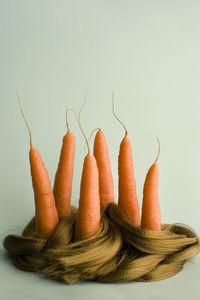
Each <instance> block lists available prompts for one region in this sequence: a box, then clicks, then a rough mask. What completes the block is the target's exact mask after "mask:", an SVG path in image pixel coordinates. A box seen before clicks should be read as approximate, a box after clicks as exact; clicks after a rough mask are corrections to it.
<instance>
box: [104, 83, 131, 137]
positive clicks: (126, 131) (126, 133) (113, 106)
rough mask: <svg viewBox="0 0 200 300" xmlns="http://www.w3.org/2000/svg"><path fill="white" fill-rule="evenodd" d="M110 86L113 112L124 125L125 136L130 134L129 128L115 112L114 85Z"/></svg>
mask: <svg viewBox="0 0 200 300" xmlns="http://www.w3.org/2000/svg"><path fill="white" fill-rule="evenodd" d="M109 86H110V89H111V91H112V113H113V115H114V117H115V118H116V119H117V121H118V122H119V123H120V124H121V125H122V126H123V127H124V130H125V136H126V135H128V130H127V128H126V126H125V125H124V123H123V122H122V121H121V120H120V119H119V117H118V116H117V115H116V113H115V105H114V104H115V103H114V91H113V88H112V86H111V85H109Z"/></svg>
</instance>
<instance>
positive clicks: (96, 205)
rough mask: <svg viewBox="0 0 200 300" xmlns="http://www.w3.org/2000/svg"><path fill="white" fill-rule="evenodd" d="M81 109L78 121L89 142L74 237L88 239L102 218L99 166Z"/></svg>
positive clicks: (94, 232) (96, 229)
mask: <svg viewBox="0 0 200 300" xmlns="http://www.w3.org/2000/svg"><path fill="white" fill-rule="evenodd" d="M83 105H84V104H83ZM82 108H83V106H82V107H81V110H82ZM81 110H80V112H79V115H78V123H79V127H80V130H81V132H82V133H83V135H84V138H85V140H86V143H87V147H88V154H87V155H86V157H85V159H84V164H83V170H82V177H81V186H80V198H79V208H78V215H77V221H76V226H75V237H74V238H75V240H76V241H77V240H83V239H87V238H89V237H91V236H93V235H95V234H96V233H97V232H98V231H99V229H100V219H101V213H100V196H99V173H98V167H97V163H96V159H95V157H94V155H93V154H92V153H91V151H90V147H89V143H88V140H87V138H86V135H85V133H84V131H83V129H82V127H81V124H80V113H81Z"/></svg>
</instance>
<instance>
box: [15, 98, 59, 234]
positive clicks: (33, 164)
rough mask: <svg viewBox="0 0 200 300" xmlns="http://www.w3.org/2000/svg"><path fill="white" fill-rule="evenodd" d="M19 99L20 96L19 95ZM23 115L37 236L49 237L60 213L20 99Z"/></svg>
mask: <svg viewBox="0 0 200 300" xmlns="http://www.w3.org/2000/svg"><path fill="white" fill-rule="evenodd" d="M18 99H19V96H18ZM19 103H20V108H21V113H22V116H23V118H24V120H25V123H26V126H27V128H28V131H29V136H30V152H29V160H30V168H31V176H32V185H33V190H34V198H35V218H36V232H37V237H38V238H41V239H49V238H50V237H51V235H52V234H53V233H54V231H55V229H56V226H57V225H58V213H57V210H56V206H55V200H54V195H53V191H52V188H51V182H50V179H49V175H48V172H47V169H46V168H45V165H44V163H43V161H42V158H41V156H40V154H39V152H38V150H37V149H35V148H34V147H33V145H32V135H31V131H30V128H29V126H28V123H27V120H26V119H25V116H24V113H23V110H22V106H21V102H20V99H19Z"/></svg>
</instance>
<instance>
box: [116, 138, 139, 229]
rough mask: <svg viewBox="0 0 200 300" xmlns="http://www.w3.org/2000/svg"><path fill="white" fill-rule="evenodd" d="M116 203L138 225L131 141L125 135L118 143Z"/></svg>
mask: <svg viewBox="0 0 200 300" xmlns="http://www.w3.org/2000/svg"><path fill="white" fill-rule="evenodd" d="M118 175H119V182H118V189H119V200H118V205H119V207H120V208H121V210H122V211H123V212H124V214H125V216H126V217H127V219H128V220H129V222H131V223H132V224H133V225H134V226H139V225H140V223H141V221H140V209H139V204H138V198H137V193H136V181H135V175H134V167H133V158H132V148H131V143H130V140H129V138H128V136H127V135H125V137H124V138H123V140H122V142H121V144H120V151H119V157H118Z"/></svg>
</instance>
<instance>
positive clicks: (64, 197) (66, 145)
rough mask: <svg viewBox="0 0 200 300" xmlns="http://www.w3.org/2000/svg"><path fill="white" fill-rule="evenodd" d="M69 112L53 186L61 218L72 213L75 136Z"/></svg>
mask: <svg viewBox="0 0 200 300" xmlns="http://www.w3.org/2000/svg"><path fill="white" fill-rule="evenodd" d="M67 113H68V110H67V111H66V124H67V133H66V135H65V136H64V137H63V144H62V148H61V152H60V159H59V163H58V168H57V171H56V175H55V179H54V188H53V193H54V197H55V202H56V207H57V211H58V216H59V218H64V217H66V216H69V215H70V212H71V194H72V181H73V173H74V157H75V136H74V135H73V133H71V131H70V129H69V124H68V120H67Z"/></svg>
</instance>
